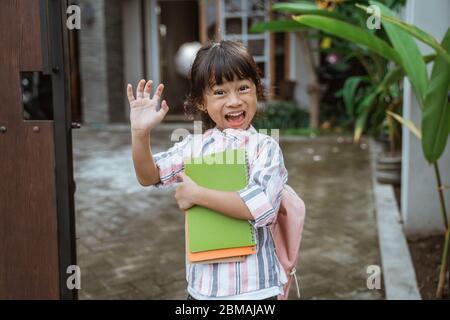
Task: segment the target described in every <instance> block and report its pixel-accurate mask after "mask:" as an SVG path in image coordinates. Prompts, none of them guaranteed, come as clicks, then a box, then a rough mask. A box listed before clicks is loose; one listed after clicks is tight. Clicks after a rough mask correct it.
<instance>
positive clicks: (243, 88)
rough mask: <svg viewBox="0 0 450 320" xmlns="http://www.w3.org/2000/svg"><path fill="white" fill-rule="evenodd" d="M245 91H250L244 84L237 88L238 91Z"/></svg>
mask: <svg viewBox="0 0 450 320" xmlns="http://www.w3.org/2000/svg"><path fill="white" fill-rule="evenodd" d="M247 89H250V87H249V86H248V85H246V84H244V85H242V86H240V87H239V90H240V91H246V90H247Z"/></svg>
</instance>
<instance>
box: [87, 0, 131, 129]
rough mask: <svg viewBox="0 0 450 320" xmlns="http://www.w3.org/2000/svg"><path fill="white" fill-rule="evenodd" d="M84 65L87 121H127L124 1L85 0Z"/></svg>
mask: <svg viewBox="0 0 450 320" xmlns="http://www.w3.org/2000/svg"><path fill="white" fill-rule="evenodd" d="M80 5H81V7H82V11H81V20H82V27H81V30H80V68H81V79H82V81H81V82H82V105H83V120H84V122H85V123H108V122H120V121H124V120H125V117H124V116H125V113H124V108H123V103H124V101H123V96H124V95H125V87H124V81H123V67H122V66H123V52H122V27H121V24H122V10H121V8H122V3H121V0H108V1H105V0H82V1H80Z"/></svg>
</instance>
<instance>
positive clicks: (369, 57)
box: [251, 0, 405, 151]
mask: <svg viewBox="0 0 450 320" xmlns="http://www.w3.org/2000/svg"><path fill="white" fill-rule="evenodd" d="M316 2H317V1H316ZM316 2H315V1H309V2H308V1H297V2H295V3H277V4H274V5H273V7H272V9H273V10H274V11H277V12H282V13H287V14H291V15H294V16H291V19H280V20H273V21H270V22H265V23H260V24H257V25H255V26H253V28H252V29H251V31H252V32H261V31H265V30H268V31H272V32H279V31H298V32H302V33H305V30H307V29H309V28H314V26H313V27H311V26H310V25H308V24H301V23H298V24H297V28H296V27H295V24H294V23H293V22H298V21H297V20H296V18H297V16H295V15H301V16H300V17H302V18H303V17H306V16H313V17H314V18H317V19H320V18H321V17H323V18H328V19H322V20H321V21H320V24H321V26H323V28H324V29H320V28H317V27H316V28H315V29H318V30H321V31H324V32H326V31H327V29H334V28H336V31H335V33H337V32H339V33H340V35H339V37H338V36H336V35H335V33H328V34H331V35H332V36H333V35H335V36H336V37H334V38H333V42H332V43H333V46H332V47H331V48H321V52H322V53H332V54H339V56H342V59H341V61H340V62H339V63H336V64H334V65H333V68H334V69H336V70H335V73H334V74H332V75H331V76H332V77H335V76H336V74H345V72H347V71H348V69H349V65H355V63H358V64H359V65H361V66H362V67H363V68H364V71H365V74H358V75H356V76H350V77H348V79H347V80H346V81H345V82H344V84H343V86H342V88H341V90H339V91H338V92H337V93H336V94H335V97H337V98H342V100H343V105H344V107H345V111H346V113H345V114H344V116H345V115H346V117H345V118H344V119H342V117H341V116H340V120H341V123H340V124H341V125H344V126H352V127H354V140H355V142H357V141H359V139H360V137H361V134H362V133H363V131H365V130H368V131H369V132H370V133H372V134H373V135H379V134H380V133H382V132H385V131H387V132H388V137H389V140H390V149H391V151H395V150H397V149H399V148H400V132H401V130H400V127H399V126H398V125H396V124H395V122H393V121H391V120H392V119H390V117H387V116H386V113H385V111H386V110H390V111H399V110H398V109H399V108H400V106H401V99H400V98H399V97H400V96H401V86H400V85H399V82H400V80H401V79H402V77H403V74H400V75H398V72H396V73H392V72H391V70H390V69H391V68H390V67H389V61H392V60H394V61H396V62H399V57H398V54H397V53H396V52H395V50H394V49H393V48H391V47H390V45H389V44H388V42H387V41H386V40H387V37H386V35H385V34H384V33H380V34H378V35H375V33H374V32H366V31H365V30H363V29H361V28H359V27H357V25H365V21H366V19H367V15H366V14H365V13H364V12H359V11H358V10H355V6H354V4H355V1H342V2H341V1H337V2H336V3H338V4H337V5H336V6H335V8H334V10H332V11H331V10H328V9H324V8H321V7H319V6H318V5H317V4H316ZM360 2H363V3H365V4H369V1H364V0H363V1H360ZM404 2H405V1H397V0H392V1H385V3H386V4H387V5H388V6H389V7H390V8H398V7H400V6H402V5H403V4H404ZM305 15H306V16H305ZM309 37H310V36H309ZM326 37H328V35H326V36H325V38H326ZM341 39H342V40H341ZM347 40H350V41H351V42H348V41H347ZM356 41H360V42H362V43H363V44H366V45H370V44H372V48H374V50H375V52H372V51H371V50H368V49H367V47H364V46H361V45H359V44H358V43H357V42H356ZM321 72H323V71H321ZM393 75H397V76H395V77H393ZM329 76H330V75H328V77H329ZM387 82H389V83H387ZM328 100H329V99H328ZM337 101H338V102H337V103H334V105H335V108H336V112H334V114H333V115H338V116H339V112H341V111H338V108H339V109H341V108H342V107H341V106H342V103H341V102H340V100H337ZM329 105H330V101H328V102H326V101H323V102H322V104H321V109H322V110H321V113H322V112H324V111H325V112H326V113H328V114H330V112H329V111H328V112H327V110H328V109H327V106H329ZM341 114H342V112H341ZM321 118H323V117H321Z"/></svg>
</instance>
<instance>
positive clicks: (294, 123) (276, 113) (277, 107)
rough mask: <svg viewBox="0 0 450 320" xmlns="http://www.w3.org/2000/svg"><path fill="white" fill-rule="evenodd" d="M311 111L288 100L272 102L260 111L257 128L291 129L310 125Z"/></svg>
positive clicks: (255, 123) (255, 124)
mask: <svg viewBox="0 0 450 320" xmlns="http://www.w3.org/2000/svg"><path fill="white" fill-rule="evenodd" d="M308 118H309V113H308V112H306V111H304V110H302V109H300V107H299V106H298V105H297V104H295V103H292V102H288V101H275V102H270V103H268V104H267V105H265V106H264V107H262V108H261V110H259V111H258V113H257V116H256V117H255V120H254V121H253V126H254V127H255V128H256V129H290V128H300V127H306V126H308Z"/></svg>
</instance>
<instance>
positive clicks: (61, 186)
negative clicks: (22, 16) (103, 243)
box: [39, 0, 78, 300]
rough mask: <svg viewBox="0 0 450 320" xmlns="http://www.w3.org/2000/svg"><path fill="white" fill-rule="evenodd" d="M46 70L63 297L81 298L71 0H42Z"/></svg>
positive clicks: (41, 11)
mask: <svg viewBox="0 0 450 320" xmlns="http://www.w3.org/2000/svg"><path fill="white" fill-rule="evenodd" d="M39 7H40V17H41V39H42V51H43V52H42V57H43V69H44V70H43V72H44V73H46V74H50V75H51V77H52V90H53V117H54V118H53V123H54V146H55V179H56V180H55V188H56V190H55V194H56V210H57V211H56V212H57V228H58V262H59V289H60V299H63V300H68V299H69V300H72V299H78V291H77V290H76V289H72V290H70V289H69V288H68V286H67V277H68V276H70V274H67V273H66V271H67V268H68V267H69V266H71V265H76V263H77V262H76V261H77V260H76V230H75V223H76V222H75V209H74V193H75V182H74V180H73V158H72V131H71V130H72V122H71V108H70V98H69V97H70V85H69V83H70V82H69V81H70V77H69V70H70V63H69V61H70V60H69V52H70V51H69V37H68V32H78V31H75V30H72V31H69V30H68V29H67V28H65V20H66V9H67V0H39Z"/></svg>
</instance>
